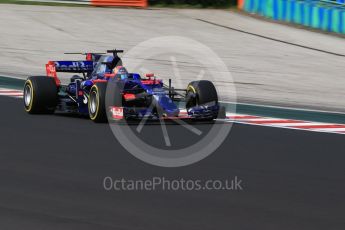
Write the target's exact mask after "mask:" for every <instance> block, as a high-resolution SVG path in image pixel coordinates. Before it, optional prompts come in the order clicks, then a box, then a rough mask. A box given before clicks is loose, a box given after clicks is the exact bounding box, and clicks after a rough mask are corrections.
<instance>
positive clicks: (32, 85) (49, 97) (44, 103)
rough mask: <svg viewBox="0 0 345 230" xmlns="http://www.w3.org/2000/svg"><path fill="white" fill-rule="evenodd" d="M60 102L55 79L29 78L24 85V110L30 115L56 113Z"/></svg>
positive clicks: (43, 77)
mask: <svg viewBox="0 0 345 230" xmlns="http://www.w3.org/2000/svg"><path fill="white" fill-rule="evenodd" d="M57 101H58V88H57V86H56V84H55V81H54V79H53V78H50V77H47V76H33V77H29V78H28V79H27V80H26V82H25V84H24V109H25V111H26V112H27V113H30V114H51V113H54V111H55V108H56V105H57Z"/></svg>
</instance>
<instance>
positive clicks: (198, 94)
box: [186, 80, 218, 109]
mask: <svg viewBox="0 0 345 230" xmlns="http://www.w3.org/2000/svg"><path fill="white" fill-rule="evenodd" d="M210 103H214V104H218V94H217V90H216V87H215V86H214V85H213V83H212V82H210V81H207V80H202V81H192V82H191V83H189V84H188V86H187V94H186V108H187V109H189V108H191V107H194V106H199V105H204V104H210Z"/></svg>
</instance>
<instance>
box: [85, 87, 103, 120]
mask: <svg viewBox="0 0 345 230" xmlns="http://www.w3.org/2000/svg"><path fill="white" fill-rule="evenodd" d="M106 91H107V83H106V82H98V83H96V84H94V85H93V86H92V87H91V89H90V95H89V102H88V107H89V116H90V119H91V120H92V121H94V122H96V123H106V122H107V111H106V108H105V107H106V106H105V97H106Z"/></svg>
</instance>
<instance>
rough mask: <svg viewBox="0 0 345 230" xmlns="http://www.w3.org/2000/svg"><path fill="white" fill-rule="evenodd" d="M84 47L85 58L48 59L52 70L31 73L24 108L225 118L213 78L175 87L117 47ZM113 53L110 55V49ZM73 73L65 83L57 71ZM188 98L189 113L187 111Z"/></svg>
mask: <svg viewBox="0 0 345 230" xmlns="http://www.w3.org/2000/svg"><path fill="white" fill-rule="evenodd" d="M122 52H123V51H122V50H116V49H115V50H108V51H107V53H109V54H101V53H85V54H84V55H86V60H83V61H49V62H48V64H46V72H47V76H31V77H29V78H28V79H27V80H26V82H25V85H24V108H25V110H26V112H28V113H30V114H40V113H54V112H64V113H74V114H80V115H87V116H89V117H90V119H91V120H93V121H95V122H106V121H108V120H137V119H143V118H146V119H152V120H156V119H191V120H213V119H216V118H217V117H218V118H223V117H224V116H225V109H224V108H222V107H221V106H220V105H219V103H218V95H217V91H216V88H215V86H214V85H213V83H212V82H210V81H206V80H202V81H193V82H191V83H189V84H188V86H187V88H186V89H183V90H182V89H175V88H174V87H172V86H171V79H169V83H168V85H166V84H164V83H163V81H162V80H160V79H157V78H156V77H155V76H154V74H146V76H145V77H142V76H140V75H139V74H138V73H129V72H128V71H127V70H126V68H125V67H123V66H122V60H121V58H120V57H119V56H118V53H122ZM110 54H111V55H110ZM58 72H67V73H74V74H79V75H73V76H71V78H70V83H69V84H67V85H62V84H61V81H60V80H59V78H58V76H57V73H58ZM181 104H184V107H185V108H186V111H187V114H184V113H183V114H182V113H181V110H180V108H179V107H180V106H179V105H181Z"/></svg>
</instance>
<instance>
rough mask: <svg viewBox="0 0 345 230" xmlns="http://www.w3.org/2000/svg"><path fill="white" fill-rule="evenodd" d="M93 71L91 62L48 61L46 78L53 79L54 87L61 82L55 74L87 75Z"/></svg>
mask: <svg viewBox="0 0 345 230" xmlns="http://www.w3.org/2000/svg"><path fill="white" fill-rule="evenodd" d="M92 71H93V61H49V62H48V63H47V64H46V72H47V76H48V77H52V78H54V79H55V83H56V85H58V86H59V85H60V84H61V82H60V80H59V78H58V77H57V72H65V73H82V74H83V75H84V76H85V74H89V73H91V72H92Z"/></svg>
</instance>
